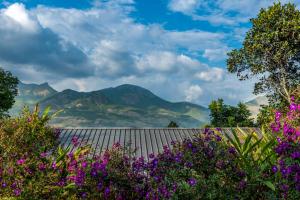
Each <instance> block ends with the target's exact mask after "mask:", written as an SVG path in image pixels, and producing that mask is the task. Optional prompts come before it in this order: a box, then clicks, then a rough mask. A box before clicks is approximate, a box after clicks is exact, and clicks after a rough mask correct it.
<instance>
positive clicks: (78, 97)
mask: <svg viewBox="0 0 300 200" xmlns="http://www.w3.org/2000/svg"><path fill="white" fill-rule="evenodd" d="M19 91H20V95H19V96H18V97H17V101H16V105H15V106H14V107H13V109H12V112H11V113H13V114H15V113H17V112H18V111H19V110H20V108H21V105H24V104H28V105H33V104H35V103H37V102H39V103H40V105H41V107H42V108H45V107H46V106H48V105H50V106H51V107H52V110H54V111H55V110H60V109H63V112H62V113H61V114H60V115H59V116H58V117H56V118H55V119H53V120H52V124H53V125H56V126H62V127H79V126H81V127H166V126H167V125H168V123H169V122H170V121H175V122H177V123H178V124H179V125H180V126H181V127H199V126H202V125H203V124H206V123H208V122H209V110H208V109H207V108H205V107H203V106H199V105H196V104H192V103H188V102H177V103H172V102H169V101H166V100H164V99H162V98H160V97H158V96H156V95H155V94H153V93H152V92H151V91H149V90H147V89H145V88H142V87H139V86H135V85H129V84H125V85H120V86H118V87H115V88H107V89H103V90H98V91H93V92H77V91H74V90H70V89H67V90H64V91H62V92H57V91H55V90H54V89H52V88H51V87H50V86H49V85H48V84H47V83H45V84H41V85H35V84H20V85H19Z"/></svg>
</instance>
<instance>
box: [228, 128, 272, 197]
mask: <svg viewBox="0 0 300 200" xmlns="http://www.w3.org/2000/svg"><path fill="white" fill-rule="evenodd" d="M231 133H232V135H229V134H228V133H225V136H226V138H227V140H228V141H229V143H230V145H232V146H233V147H234V148H235V149H236V151H237V155H238V156H237V158H238V164H239V166H240V167H241V168H242V169H244V172H245V174H246V177H247V181H248V183H249V187H248V191H247V192H250V193H251V191H252V192H255V191H256V190H257V189H258V188H261V187H263V186H265V187H268V188H270V189H271V190H273V191H275V186H274V182H275V177H274V176H273V175H272V173H271V172H270V169H271V167H272V166H273V165H274V163H276V159H277V156H276V154H275V152H274V151H273V149H274V147H275V145H276V138H275V135H273V134H272V133H270V132H268V131H264V129H262V132H261V134H260V133H256V132H250V131H244V130H242V129H240V128H237V130H235V129H231Z"/></svg>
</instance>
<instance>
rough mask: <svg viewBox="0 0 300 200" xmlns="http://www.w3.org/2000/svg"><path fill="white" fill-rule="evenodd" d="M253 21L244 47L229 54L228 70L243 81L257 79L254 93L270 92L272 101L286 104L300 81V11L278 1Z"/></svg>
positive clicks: (291, 5) (263, 10) (268, 95)
mask: <svg viewBox="0 0 300 200" xmlns="http://www.w3.org/2000/svg"><path fill="white" fill-rule="evenodd" d="M250 21H251V23H252V28H251V29H250V30H249V31H248V32H247V34H246V37H245V39H244V42H243V46H242V48H241V49H234V50H232V51H231V52H229V53H228V56H229V57H228V59H227V69H228V71H229V72H231V73H236V74H237V76H238V77H239V78H240V80H246V79H249V78H253V77H255V78H257V79H258V80H259V81H258V82H257V83H255V86H254V94H260V93H267V97H268V99H269V101H270V102H271V103H272V104H274V103H276V104H277V105H278V107H280V104H281V105H286V104H288V103H290V99H291V94H292V93H293V92H294V90H295V89H296V87H297V85H299V84H300V65H299V62H300V26H299V24H300V11H299V10H297V9H296V6H295V5H294V4H290V3H288V4H285V5H282V4H281V3H274V4H273V5H272V6H270V7H269V8H267V9H261V10H260V12H259V14H258V16H257V18H254V19H251V20H250Z"/></svg>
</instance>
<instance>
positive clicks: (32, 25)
mask: <svg viewBox="0 0 300 200" xmlns="http://www.w3.org/2000/svg"><path fill="white" fill-rule="evenodd" d="M2 12H3V13H4V15H6V16H8V17H10V18H11V19H13V20H14V21H15V22H17V23H18V24H20V25H21V26H22V27H23V28H24V29H25V30H28V31H32V32H36V31H37V30H38V28H39V26H38V24H37V23H36V21H34V20H33V19H31V17H30V16H29V13H28V12H27V10H26V9H25V6H24V5H23V4H19V3H15V4H12V5H10V6H8V7H7V9H4V10H3V11H2Z"/></svg>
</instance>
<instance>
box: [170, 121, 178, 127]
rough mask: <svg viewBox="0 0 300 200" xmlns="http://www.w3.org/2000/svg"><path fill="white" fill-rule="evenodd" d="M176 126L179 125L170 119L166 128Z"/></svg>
mask: <svg viewBox="0 0 300 200" xmlns="http://www.w3.org/2000/svg"><path fill="white" fill-rule="evenodd" d="M178 127H179V126H178V124H177V123H176V122H174V121H171V122H170V123H169V125H168V128H178Z"/></svg>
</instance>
